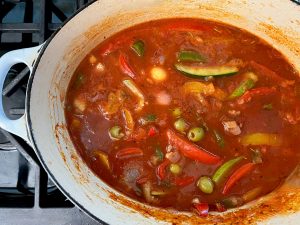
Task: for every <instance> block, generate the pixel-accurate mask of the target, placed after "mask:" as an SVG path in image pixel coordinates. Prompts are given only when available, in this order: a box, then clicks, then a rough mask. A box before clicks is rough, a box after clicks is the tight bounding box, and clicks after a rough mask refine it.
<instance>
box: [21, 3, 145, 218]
mask: <svg viewBox="0 0 300 225" xmlns="http://www.w3.org/2000/svg"><path fill="white" fill-rule="evenodd" d="M97 1H99V0H92V1H91V2H89V3H87V4H86V5H84V7H82V8H80V9H78V10H77V11H76V12H75V14H73V15H72V16H71V17H69V18H68V19H67V20H66V21H64V22H63V23H62V25H61V26H60V27H59V28H58V29H57V30H56V31H55V32H54V33H53V34H52V35H51V36H50V37H49V38H48V39H47V40H46V41H45V43H44V44H43V47H42V48H41V49H40V51H39V53H38V56H37V58H36V60H35V61H34V62H33V64H34V65H33V70H32V73H31V75H30V77H29V80H28V84H27V90H26V99H25V117H26V124H27V135H28V137H29V139H30V142H31V144H32V147H33V148H34V150H35V152H36V154H37V157H38V159H39V161H40V162H41V165H42V166H43V168H44V169H45V171H46V172H47V174H49V176H50V177H51V179H52V181H53V182H54V183H55V185H56V186H57V187H58V188H59V190H60V191H61V192H62V193H63V194H64V195H65V196H66V197H67V198H68V199H69V200H70V201H71V202H72V203H73V204H74V205H75V206H77V207H78V208H79V209H80V210H82V211H83V212H84V213H85V214H87V215H88V216H90V217H91V218H93V219H94V220H95V221H97V222H100V223H102V224H108V223H106V222H104V221H103V220H101V219H100V218H99V217H98V216H96V215H95V214H93V213H91V212H90V211H89V210H88V209H87V207H85V206H84V205H82V204H80V203H79V201H77V200H76V197H74V198H73V196H74V195H73V196H72V194H71V193H69V192H68V191H66V190H65V188H64V187H63V186H61V185H60V183H59V182H58V180H57V179H56V178H55V176H54V175H53V173H52V172H51V169H50V168H49V167H48V166H47V163H46V162H45V160H44V158H43V154H41V152H40V150H39V149H38V147H37V144H36V139H35V135H34V132H33V129H32V121H31V115H30V100H31V90H32V85H33V80H34V78H35V73H36V70H37V68H38V65H39V63H40V60H41V58H42V57H43V55H44V53H45V51H46V49H47V48H48V46H49V44H50V43H51V41H52V40H53V39H54V38H55V37H56V35H57V34H58V33H59V32H60V30H61V29H62V28H63V27H64V26H65V25H66V24H67V23H69V22H70V21H71V20H72V19H73V18H74V17H76V16H77V15H78V14H79V13H80V12H82V11H83V10H85V9H86V8H88V7H89V6H91V5H92V4H93V3H95V2H97ZM125 196H126V195H125ZM126 197H127V196H126ZM129 198H130V197H129ZM130 199H131V198H130ZM146 205H148V204H146Z"/></svg>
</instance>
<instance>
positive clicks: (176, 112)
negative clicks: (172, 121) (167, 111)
mask: <svg viewBox="0 0 300 225" xmlns="http://www.w3.org/2000/svg"><path fill="white" fill-rule="evenodd" d="M181 114H182V111H181V109H180V108H178V107H177V108H175V109H173V110H172V115H173V116H174V117H175V118H179V117H180V116H181Z"/></svg>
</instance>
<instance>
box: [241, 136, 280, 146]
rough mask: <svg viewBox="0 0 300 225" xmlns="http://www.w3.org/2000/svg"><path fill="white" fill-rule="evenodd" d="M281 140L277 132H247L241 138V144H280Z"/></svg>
mask: <svg viewBox="0 0 300 225" xmlns="http://www.w3.org/2000/svg"><path fill="white" fill-rule="evenodd" d="M282 142H283V140H282V137H281V136H279V135H277V134H270V133H253V134H247V135H245V136H243V137H242V138H241V143H242V145H245V146H247V145H269V146H274V147H277V146H280V145H281V144H282Z"/></svg>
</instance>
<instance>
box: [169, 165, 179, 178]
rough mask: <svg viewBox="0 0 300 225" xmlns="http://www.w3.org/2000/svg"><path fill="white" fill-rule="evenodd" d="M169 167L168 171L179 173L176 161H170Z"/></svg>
mask: <svg viewBox="0 0 300 225" xmlns="http://www.w3.org/2000/svg"><path fill="white" fill-rule="evenodd" d="M169 169H170V172H171V173H173V174H175V175H177V174H180V173H181V167H180V166H179V165H178V164H176V163H172V164H171V165H170V167H169Z"/></svg>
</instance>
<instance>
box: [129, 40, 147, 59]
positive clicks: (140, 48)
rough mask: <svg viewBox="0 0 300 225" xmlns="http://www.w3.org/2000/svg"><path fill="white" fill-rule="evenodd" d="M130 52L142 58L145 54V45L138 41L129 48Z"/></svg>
mask: <svg viewBox="0 0 300 225" xmlns="http://www.w3.org/2000/svg"><path fill="white" fill-rule="evenodd" d="M131 48H132V50H133V51H135V53H136V54H137V55H138V56H144V54H145V43H144V42H143V41H142V40H138V41H136V42H134V43H133V45H132V46H131Z"/></svg>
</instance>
